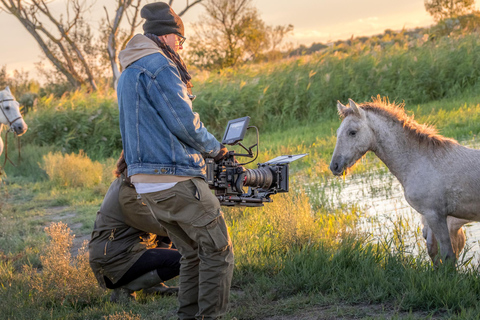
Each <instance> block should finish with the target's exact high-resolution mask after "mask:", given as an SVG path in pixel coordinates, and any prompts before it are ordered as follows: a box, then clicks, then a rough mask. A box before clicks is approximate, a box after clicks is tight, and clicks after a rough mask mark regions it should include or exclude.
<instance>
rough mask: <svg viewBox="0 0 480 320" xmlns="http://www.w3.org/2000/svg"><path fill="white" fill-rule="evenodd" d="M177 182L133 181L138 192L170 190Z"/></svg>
mask: <svg viewBox="0 0 480 320" xmlns="http://www.w3.org/2000/svg"><path fill="white" fill-rule="evenodd" d="M176 184H177V182H153V183H146V182H133V185H134V186H135V190H136V191H137V193H138V194H143V193H151V192H157V191H163V190H168V189H170V188H173V187H174V186H175V185H176Z"/></svg>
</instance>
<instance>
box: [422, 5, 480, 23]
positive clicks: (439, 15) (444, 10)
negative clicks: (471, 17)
mask: <svg viewBox="0 0 480 320" xmlns="http://www.w3.org/2000/svg"><path fill="white" fill-rule="evenodd" d="M474 4H475V0H425V9H426V10H427V12H428V13H429V14H430V15H431V16H432V17H433V18H434V19H435V21H437V22H438V21H440V20H444V19H447V18H454V17H458V16H462V15H465V14H467V13H471V12H472V11H473V10H474Z"/></svg>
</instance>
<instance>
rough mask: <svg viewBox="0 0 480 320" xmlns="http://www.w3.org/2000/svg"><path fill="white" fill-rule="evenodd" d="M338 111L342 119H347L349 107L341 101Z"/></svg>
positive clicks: (338, 102)
mask: <svg viewBox="0 0 480 320" xmlns="http://www.w3.org/2000/svg"><path fill="white" fill-rule="evenodd" d="M337 110H338V114H339V115H340V116H341V117H342V118H345V111H347V107H346V106H344V105H343V104H342V103H341V102H340V101H338V100H337Z"/></svg>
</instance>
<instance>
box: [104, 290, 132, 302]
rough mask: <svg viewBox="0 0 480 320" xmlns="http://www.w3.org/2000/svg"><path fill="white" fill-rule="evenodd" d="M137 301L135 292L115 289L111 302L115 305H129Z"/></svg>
mask: <svg viewBox="0 0 480 320" xmlns="http://www.w3.org/2000/svg"><path fill="white" fill-rule="evenodd" d="M132 300H135V292H134V291H132V290H129V289H126V288H117V289H113V292H112V294H111V295H110V302H114V303H128V302H129V301H132Z"/></svg>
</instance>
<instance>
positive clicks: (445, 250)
mask: <svg viewBox="0 0 480 320" xmlns="http://www.w3.org/2000/svg"><path fill="white" fill-rule="evenodd" d="M423 217H424V218H425V221H426V222H427V224H428V227H429V228H430V229H431V231H432V232H433V234H431V235H430V236H431V238H430V241H431V248H429V250H432V254H433V252H434V249H435V245H434V244H433V243H435V242H436V241H435V239H436V240H437V241H438V243H439V244H440V253H441V255H438V254H436V255H435V258H432V259H434V264H435V265H438V264H439V263H441V262H447V261H448V262H449V263H452V264H453V265H455V262H456V256H455V252H454V251H453V247H452V242H451V240H450V232H449V230H448V224H447V219H446V217H445V216H440V215H439V214H438V213H437V212H436V211H427V212H425V213H424V214H423ZM427 234H428V230H427ZM427 248H428V239H427ZM436 251H437V252H438V250H436ZM429 255H430V252H429ZM430 257H432V255H430ZM440 259H441V261H440Z"/></svg>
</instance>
